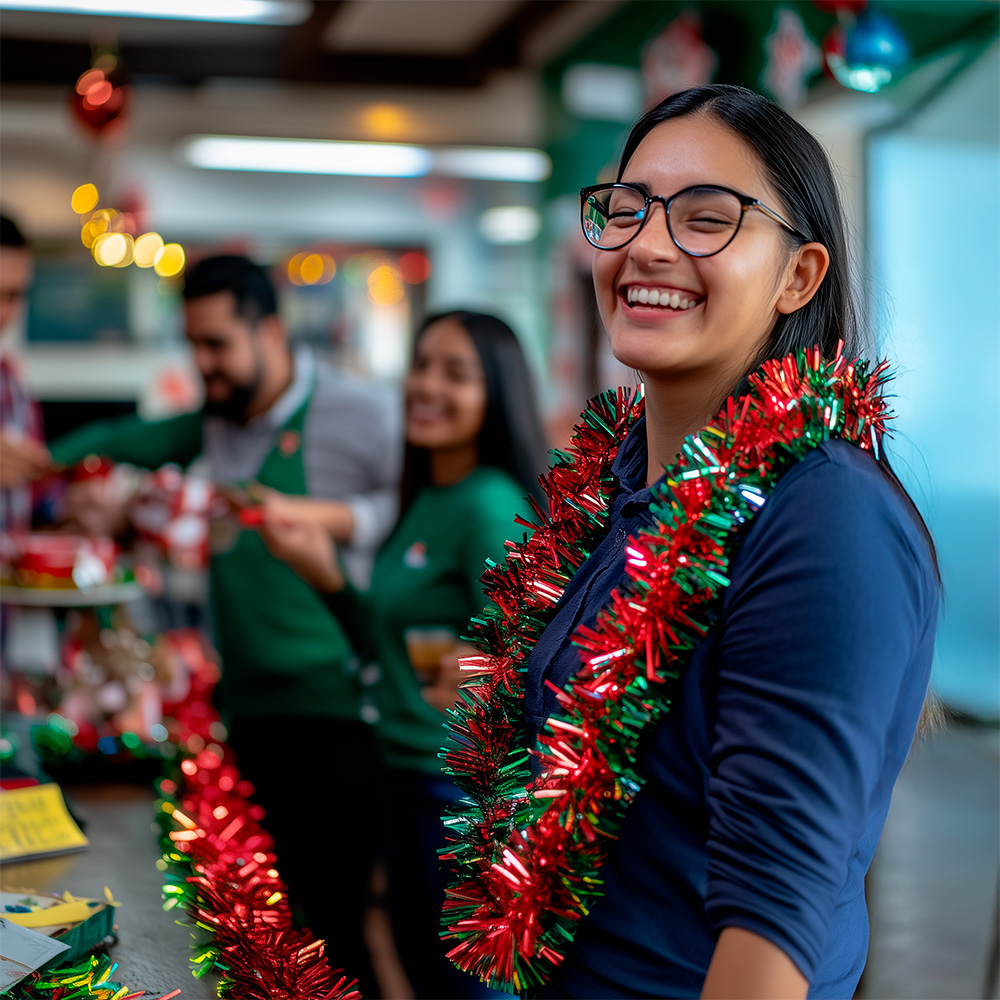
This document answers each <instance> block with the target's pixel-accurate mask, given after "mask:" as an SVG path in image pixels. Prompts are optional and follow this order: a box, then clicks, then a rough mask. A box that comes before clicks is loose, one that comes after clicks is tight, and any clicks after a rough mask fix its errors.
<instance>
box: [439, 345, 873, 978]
mask: <svg viewBox="0 0 1000 1000" xmlns="http://www.w3.org/2000/svg"><path fill="white" fill-rule="evenodd" d="M886 379H887V375H886V367H885V365H884V364H882V365H879V366H878V367H876V368H875V369H874V370H869V368H868V365H867V364H866V363H865V362H864V361H858V362H854V363H852V362H850V361H848V360H847V359H845V358H843V357H842V356H841V355H840V353H839V351H838V355H837V357H836V358H834V359H832V360H829V361H827V360H824V359H822V358H821V357H820V354H819V351H818V350H816V349H814V350H811V351H807V352H801V353H799V354H796V355H792V356H790V357H787V358H784V359H782V360H774V361H769V362H767V363H766V364H765V365H764V366H763V367H762V368H761V369H760V371H759V372H757V373H756V374H755V375H753V376H751V379H750V388H749V391H748V392H747V394H746V395H745V396H741V397H739V398H736V399H729V400H727V402H726V405H725V407H724V408H723V410H722V412H721V413H720V414H719V415H718V416H717V417H716V418H715V420H713V421H712V423H710V424H709V425H708V426H706V427H705V428H703V429H702V430H701V431H700V432H698V433H697V434H694V435H691V436H689V437H688V438H687V439H686V440H685V442H684V445H683V447H682V449H681V454H680V458H679V460H678V462H677V463H676V464H675V465H674V466H673V467H671V468H670V469H669V470H668V472H667V475H666V477H665V479H664V480H663V481H662V482H661V484H660V485H659V486H658V487H656V489H655V491H654V501H653V504H652V507H651V512H652V513H653V515H654V517H655V524H654V526H653V527H651V528H649V529H646V530H643V531H640V532H639V533H638V534H637V535H636V536H635V537H632V538H629V539H628V540H627V541H626V542H625V552H626V557H627V558H626V571H627V573H628V576H629V581H630V582H629V587H628V589H627V590H626V591H624V592H619V591H614V592H612V594H611V595H610V599H609V603H608V604H607V605H606V607H605V609H604V610H603V611H602V612H601V614H600V615H599V616H598V618H597V621H596V623H595V626H594V627H593V628H587V627H581V628H579V629H578V630H577V632H576V633H575V634H574V636H573V641H574V643H575V644H576V645H577V646H578V647H579V650H580V655H581V660H582V664H583V665H582V667H581V669H580V671H579V672H578V673H577V675H576V676H575V677H573V678H572V679H571V680H570V681H569V683H568V684H567V685H566V687H565V689H563V690H561V691H558V701H559V705H560V708H561V712H560V714H559V715H558V716H557V717H556V716H553V717H551V718H549V719H548V721H547V722H546V725H545V727H544V729H543V731H542V734H541V735H540V737H539V739H538V743H537V746H536V748H535V749H534V750H533V751H532V753H534V754H535V755H536V756H537V757H538V758H539V761H540V764H541V771H540V773H539V774H538V775H537V777H534V778H533V777H532V774H531V769H530V767H529V755H528V751H527V750H526V749H525V747H524V745H523V736H522V732H523V729H522V725H523V723H522V720H523V707H522V701H523V676H524V671H525V664H526V661H527V658H528V655H529V654H530V651H531V649H532V648H533V646H534V644H535V642H536V640H537V637H538V636H539V635H540V633H541V631H542V630H543V629H544V628H545V626H546V625H547V623H548V622H549V621H550V620H551V618H552V615H553V613H554V609H555V606H556V604H557V602H558V600H559V598H560V597H561V595H562V594H563V592H564V591H565V589H566V586H567V584H568V583H569V581H570V579H571V578H572V576H573V574H574V573H575V572H576V570H577V569H578V568H579V567H580V566H581V565H582V563H583V562H584V560H585V559H586V558H587V556H588V555H589V554H590V552H591V551H592V550H593V548H594V547H595V545H596V543H597V542H598V541H599V539H600V538H601V537H602V535H603V532H604V529H605V525H606V522H607V516H608V505H609V502H610V499H611V497H612V494H613V492H614V489H615V483H614V478H613V476H612V474H611V463H612V461H613V460H614V457H615V454H616V453H617V450H618V447H619V446H620V444H621V443H622V442H623V441H624V440H625V437H626V435H627V433H628V431H629V428H630V427H632V426H633V425H634V423H635V422H636V420H637V419H638V417H639V416H640V415H641V413H642V409H643V403H642V399H641V398H640V395H639V394H638V393H636V392H630V391H627V390H621V389H619V390H618V391H617V392H609V393H605V394H604V395H602V396H599V397H597V398H596V399H595V400H593V401H592V403H591V404H590V406H589V408H588V409H587V410H586V411H585V412H584V414H583V420H582V423H581V424H580V425H579V426H578V427H577V429H576V431H575V434H574V437H573V442H572V445H571V447H570V451H569V452H568V453H562V454H557V459H558V461H557V463H556V465H555V467H554V468H553V469H552V471H551V472H550V473H549V474H548V475H547V476H546V477H545V478H544V479H543V481H542V482H543V486H544V488H545V492H546V494H547V496H548V499H549V505H550V511H549V514H548V515H545V514H543V513H542V512H541V511H539V510H537V508H536V514H537V516H538V521H539V524H538V526H537V527H536V526H535V525H530V524H527V522H525V526H526V527H530V528H533V529H534V531H533V534H532V535H531V536H530V537H529V538H528V539H527V540H526V541H524V542H522V543H519V544H510V543H508V544H509V549H510V550H509V553H508V556H507V560H506V564H505V565H503V566H494V567H491V568H490V569H488V570H487V573H486V575H485V576H484V578H483V582H484V585H485V589H486V592H487V595H488V596H489V598H490V600H491V602H492V603H491V605H490V606H489V607H488V608H487V609H486V611H485V612H484V613H483V617H481V618H479V619H474V620H473V623H472V626H471V631H472V633H473V636H474V638H475V641H476V642H477V645H478V646H479V648H480V649H481V650H482V653H481V655H477V656H471V657H468V658H466V659H464V660H463V669H465V670H467V671H469V672H470V676H469V679H468V680H467V681H465V682H464V683H463V687H462V700H461V701H459V703H458V706H457V707H456V709H455V711H454V713H453V719H452V721H451V722H450V723H449V729H450V736H449V741H448V743H447V745H446V746H445V748H444V751H443V752H442V756H443V758H444V760H445V762H446V768H445V770H446V771H447V772H448V773H450V774H452V775H453V776H454V778H455V780H456V782H457V784H458V785H459V787H460V788H461V789H462V791H463V792H464V793H465V794H466V796H467V798H465V799H463V801H462V802H461V803H460V804H459V805H458V806H456V807H455V809H454V810H453V812H452V813H451V814H450V815H448V816H446V817H445V823H446V826H447V829H448V831H449V833H448V839H449V846H448V847H447V848H445V849H444V850H443V851H442V853H441V857H442V859H443V860H444V861H445V862H447V863H448V864H449V865H450V867H451V869H452V872H453V881H452V883H451V886H450V888H449V890H448V896H447V899H446V901H445V905H444V911H443V914H442V921H443V926H444V931H443V932H442V936H443V937H444V938H445V939H446V940H450V941H453V942H456V943H455V944H454V946H453V947H452V949H451V951H450V952H449V957H450V958H451V960H452V961H453V962H454V963H455V964H456V965H457V966H458V967H459V968H461V969H464V970H466V971H468V972H471V973H473V974H474V975H476V976H478V977H479V978H480V979H482V980H483V981H485V982H487V983H489V984H490V985H491V986H493V987H495V988H499V989H502V990H507V991H511V990H513V991H515V992H524V991H527V990H530V989H532V988H534V987H536V986H538V985H539V984H541V983H543V982H545V980H546V979H547V978H548V976H549V975H550V974H551V972H552V970H553V969H554V968H556V967H557V966H558V965H559V964H560V963H561V962H562V960H563V957H564V955H565V953H566V949H567V948H568V946H569V944H570V943H571V942H572V940H573V936H574V934H575V932H576V928H577V925H578V922H579V921H580V919H581V918H583V917H585V916H586V914H587V912H588V908H589V906H590V905H591V903H592V901H593V900H594V899H596V898H597V897H598V896H600V894H601V891H602V890H601V881H600V876H599V869H600V866H601V864H602V862H603V860H604V858H605V856H606V852H607V850H608V848H609V846H610V843H611V841H612V840H613V839H614V838H615V837H617V835H618V832H619V830H620V829H621V825H622V822H623V820H624V817H625V813H626V810H627V808H628V806H629V805H630V804H631V803H632V801H633V800H634V799H635V797H636V795H637V794H638V792H639V790H640V789H641V787H642V785H643V782H644V776H643V775H642V773H640V771H639V770H638V769H637V767H636V755H637V751H638V748H639V741H640V737H641V736H642V734H643V733H647V732H651V731H652V730H653V728H654V727H655V725H656V723H657V722H658V721H659V720H660V719H661V718H662V717H663V715H664V714H665V713H666V712H667V711H668V709H669V706H670V699H671V697H672V695H673V693H674V690H675V681H676V679H677V678H678V677H679V676H680V672H681V671H682V670H683V668H684V666H685V665H686V663H687V662H688V660H689V659H690V655H691V652H692V650H693V649H694V647H695V645H696V644H697V643H698V642H699V641H700V640H701V639H702V638H703V636H704V635H705V633H706V632H707V631H708V629H709V627H710V626H711V623H712V621H713V619H714V615H715V611H716V608H717V604H718V599H719V597H720V595H721V593H722V591H723V589H724V588H725V587H726V586H727V585H728V583H729V579H728V572H729V565H730V561H731V559H732V557H733V555H734V554H735V552H736V549H737V547H738V544H739V541H740V540H741V539H742V537H743V535H744V532H745V529H746V526H747V525H748V523H749V522H750V521H751V520H752V518H753V516H754V514H755V513H756V512H757V510H758V509H760V507H761V506H763V504H764V503H765V502H766V500H767V498H768V496H769V495H770V494H771V492H772V490H773V489H774V487H775V485H776V484H777V482H778V480H779V479H780V478H781V476H782V475H783V474H784V473H785V472H786V471H787V470H788V469H789V468H791V467H792V466H793V465H794V464H795V463H796V462H798V461H800V460H801V459H802V458H804V457H805V456H806V455H807V454H808V453H809V452H810V451H811V450H812V449H813V448H815V447H817V446H818V445H820V444H822V442H824V441H826V440H828V439H830V438H840V439H843V440H846V441H850V442H852V443H854V444H856V445H857V446H858V447H860V448H863V449H865V450H867V451H870V452H871V453H873V454H874V455H876V456H877V455H878V448H879V445H880V441H881V437H882V434H883V431H884V425H885V421H886V420H887V419H888V416H889V414H888V409H887V406H886V404H885V401H884V399H883V398H882V396H881V390H882V387H883V385H884V383H885V381H886Z"/></svg>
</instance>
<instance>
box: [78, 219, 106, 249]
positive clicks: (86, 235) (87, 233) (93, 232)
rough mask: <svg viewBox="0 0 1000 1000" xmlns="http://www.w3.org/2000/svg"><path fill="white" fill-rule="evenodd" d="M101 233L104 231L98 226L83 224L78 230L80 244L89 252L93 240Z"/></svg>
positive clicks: (91, 223)
mask: <svg viewBox="0 0 1000 1000" xmlns="http://www.w3.org/2000/svg"><path fill="white" fill-rule="evenodd" d="M102 232H104V230H103V229H102V228H101V227H100V226H99V225H97V224H95V223H93V222H85V223H84V224H83V226H82V227H81V228H80V242H81V243H83V245H84V246H85V247H86V248H87V249H88V250H90V249H91V248H92V247H93V245H94V240H96V239H97V237H98V236H100V235H101V233H102Z"/></svg>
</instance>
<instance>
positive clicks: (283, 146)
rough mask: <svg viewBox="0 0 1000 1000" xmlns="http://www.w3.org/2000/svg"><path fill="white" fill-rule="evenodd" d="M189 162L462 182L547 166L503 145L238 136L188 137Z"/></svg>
mask: <svg viewBox="0 0 1000 1000" xmlns="http://www.w3.org/2000/svg"><path fill="white" fill-rule="evenodd" d="M181 153H182V156H183V158H184V159H185V160H187V162H188V163H190V164H192V165H193V166H196V167H202V168H204V169H207V170H246V171H257V172H273V173H288V174H342V175H351V176H356V177H425V176H427V175H428V174H434V175H436V176H439V177H457V178H462V179H464V180H496V181H541V180H544V179H545V178H546V177H548V176H549V172H550V170H551V168H552V164H551V162H550V160H549V158H548V156H546V155H545V153H543V152H542V151H541V150H538V149H508V148H503V147H485V146H483V147H469V148H461V147H454V148H442V149H434V150H431V149H425V148H424V147H422V146H410V145H402V144H398V143H390V142H341V141H336V140H328V139H267V138H257V137H252V136H238V135H195V136H189V137H188V138H187V139H185V140H184V142H183V143H182V145H181Z"/></svg>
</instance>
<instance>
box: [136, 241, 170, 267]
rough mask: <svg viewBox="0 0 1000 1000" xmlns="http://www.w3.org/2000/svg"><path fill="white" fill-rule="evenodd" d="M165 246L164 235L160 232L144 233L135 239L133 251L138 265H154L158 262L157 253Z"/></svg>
mask: <svg viewBox="0 0 1000 1000" xmlns="http://www.w3.org/2000/svg"><path fill="white" fill-rule="evenodd" d="M162 248H163V237H162V236H161V235H160V234H159V233H143V234H142V236H140V237H139V238H138V239H137V240H136V241H135V249H134V250H133V251H132V252H133V256H134V257H135V263H136V266H137V267H152V266H153V264H154V263H155V262H156V255H157V254H158V253H159V252H160V250H161V249H162Z"/></svg>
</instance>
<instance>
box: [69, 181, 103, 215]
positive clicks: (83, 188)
mask: <svg viewBox="0 0 1000 1000" xmlns="http://www.w3.org/2000/svg"><path fill="white" fill-rule="evenodd" d="M99 197H100V195H98V193H97V187H96V186H95V185H93V184H81V185H80V186H79V187H78V188H77V189H76V190H75V191H74V192H73V197H72V198H70V207H71V208H72V209H73V211H74V212H76V214H77V215H86V214H87V213H88V212H90V211H93V209H94V208H96V207H97V201H98V198H99Z"/></svg>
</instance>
